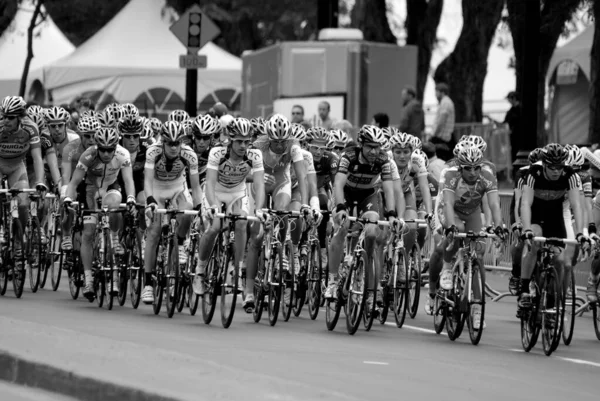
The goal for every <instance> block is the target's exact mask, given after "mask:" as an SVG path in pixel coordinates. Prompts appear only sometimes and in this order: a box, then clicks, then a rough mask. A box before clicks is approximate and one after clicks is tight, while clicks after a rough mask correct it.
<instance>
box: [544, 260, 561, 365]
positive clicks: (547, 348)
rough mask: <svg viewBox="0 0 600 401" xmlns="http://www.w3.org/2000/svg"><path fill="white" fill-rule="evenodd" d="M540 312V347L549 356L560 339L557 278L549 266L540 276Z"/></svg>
mask: <svg viewBox="0 0 600 401" xmlns="http://www.w3.org/2000/svg"><path fill="white" fill-rule="evenodd" d="M541 283H542V285H541V288H540V291H541V300H540V312H541V314H542V322H541V323H542V327H541V334H542V348H543V350H544V354H546V356H550V355H551V354H552V352H554V350H555V349H556V347H557V346H558V342H559V341H560V333H559V330H560V321H559V316H558V315H559V314H558V310H559V309H560V306H559V305H560V302H561V301H560V286H559V283H558V280H557V275H556V269H554V267H552V268H549V269H548V270H547V271H546V272H544V273H543V274H542V278H541Z"/></svg>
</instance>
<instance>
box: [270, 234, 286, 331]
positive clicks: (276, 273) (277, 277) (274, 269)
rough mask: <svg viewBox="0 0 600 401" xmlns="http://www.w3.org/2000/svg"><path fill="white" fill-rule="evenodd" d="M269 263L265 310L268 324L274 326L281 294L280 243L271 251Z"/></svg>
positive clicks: (281, 259) (281, 267) (281, 256)
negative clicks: (267, 296) (267, 297)
mask: <svg viewBox="0 0 600 401" xmlns="http://www.w3.org/2000/svg"><path fill="white" fill-rule="evenodd" d="M276 262H277V263H276ZM269 263H271V268H270V269H269V273H270V277H269V278H268V287H269V299H268V303H267V312H268V315H269V324H270V325H271V326H275V324H276V323H277V317H278V315H279V306H280V305H281V298H282V296H283V247H282V246H281V245H280V244H279V245H277V246H276V247H275V249H274V251H273V252H272V253H271V260H270V261H269Z"/></svg>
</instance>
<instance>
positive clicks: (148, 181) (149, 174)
mask: <svg viewBox="0 0 600 401" xmlns="http://www.w3.org/2000/svg"><path fill="white" fill-rule="evenodd" d="M153 182H154V167H152V168H144V194H145V195H146V199H148V198H150V197H153V198H154V191H153V190H154V188H153V187H154V185H152V183H153Z"/></svg>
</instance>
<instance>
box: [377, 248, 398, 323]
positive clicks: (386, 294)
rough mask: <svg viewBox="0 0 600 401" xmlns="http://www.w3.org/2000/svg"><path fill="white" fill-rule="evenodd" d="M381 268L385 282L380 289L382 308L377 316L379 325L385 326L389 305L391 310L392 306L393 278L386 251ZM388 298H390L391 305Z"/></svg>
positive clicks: (390, 262) (390, 263)
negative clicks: (382, 267)
mask: <svg viewBox="0 0 600 401" xmlns="http://www.w3.org/2000/svg"><path fill="white" fill-rule="evenodd" d="M383 266H384V269H385V271H384V277H387V281H386V282H385V285H383V288H382V294H383V299H382V300H381V301H382V303H383V307H382V308H381V310H380V312H379V316H378V320H379V324H385V322H386V321H387V318H388V314H389V310H390V304H391V305H392V308H393V305H394V286H393V284H392V282H391V281H392V280H393V277H394V270H393V266H392V261H391V260H390V258H389V257H388V252H387V251H385V252H384V255H383ZM390 297H391V298H392V299H391V303H390Z"/></svg>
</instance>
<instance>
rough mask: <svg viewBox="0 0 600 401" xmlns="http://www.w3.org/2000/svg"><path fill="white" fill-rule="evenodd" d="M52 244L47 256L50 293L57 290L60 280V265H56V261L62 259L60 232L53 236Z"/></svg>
mask: <svg viewBox="0 0 600 401" xmlns="http://www.w3.org/2000/svg"><path fill="white" fill-rule="evenodd" d="M53 241H54V242H53V243H52V248H50V252H49V253H48V256H49V258H48V259H49V267H50V283H51V284H52V291H56V290H58V286H59V285H60V279H61V276H62V264H61V263H59V264H58V265H57V264H56V261H57V260H60V258H61V257H62V254H63V252H62V246H61V242H62V235H61V234H60V232H59V233H58V234H56V235H55V236H54V240H53Z"/></svg>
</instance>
